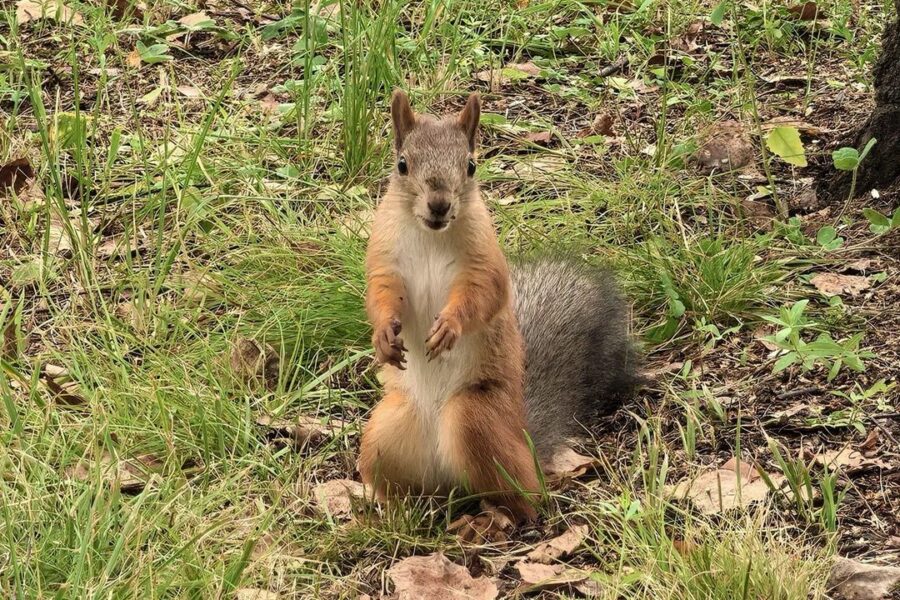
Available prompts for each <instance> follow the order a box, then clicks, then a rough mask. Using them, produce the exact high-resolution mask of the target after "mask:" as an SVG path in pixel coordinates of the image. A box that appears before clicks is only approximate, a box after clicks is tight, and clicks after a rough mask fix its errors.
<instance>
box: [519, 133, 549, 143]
mask: <svg viewBox="0 0 900 600" xmlns="http://www.w3.org/2000/svg"><path fill="white" fill-rule="evenodd" d="M525 139H526V140H528V141H529V142H531V143H533V144H541V145H547V144H549V143H550V142H551V141H552V140H553V134H552V133H550V132H549V131H535V132H532V133H529V134H527V135H525Z"/></svg>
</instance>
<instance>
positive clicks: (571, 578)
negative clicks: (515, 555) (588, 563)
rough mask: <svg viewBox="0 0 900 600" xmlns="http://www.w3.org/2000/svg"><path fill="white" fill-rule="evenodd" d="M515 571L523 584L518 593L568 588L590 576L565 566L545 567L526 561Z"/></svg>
mask: <svg viewBox="0 0 900 600" xmlns="http://www.w3.org/2000/svg"><path fill="white" fill-rule="evenodd" d="M516 570H517V571H518V572H519V577H521V578H522V583H523V584H525V585H523V586H520V588H519V589H518V590H517V591H518V592H519V593H525V592H527V591H535V590H539V589H547V588H556V587H561V586H566V587H568V586H571V585H574V584H579V583H582V582H584V581H585V580H587V579H588V577H589V576H590V574H589V573H588V572H587V571H583V570H581V569H576V568H572V567H569V566H567V565H561V564H555V565H545V564H541V563H535V562H530V561H527V560H523V561H521V562H519V563H517V564H516Z"/></svg>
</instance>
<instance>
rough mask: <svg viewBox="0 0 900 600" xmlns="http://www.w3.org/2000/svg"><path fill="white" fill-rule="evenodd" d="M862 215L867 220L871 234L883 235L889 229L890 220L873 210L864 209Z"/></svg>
mask: <svg viewBox="0 0 900 600" xmlns="http://www.w3.org/2000/svg"><path fill="white" fill-rule="evenodd" d="M863 214H864V215H865V216H866V218H867V219H868V220H869V230H871V231H872V233H879V234H880V233H885V232H887V231H889V230H890V229H891V219H888V218H887V217H886V216H884V215H883V214H881V213H880V212H878V211H877V210H875V209H873V208H864V209H863Z"/></svg>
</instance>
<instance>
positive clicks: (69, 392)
mask: <svg viewBox="0 0 900 600" xmlns="http://www.w3.org/2000/svg"><path fill="white" fill-rule="evenodd" d="M44 385H45V386H47V389H48V390H49V391H50V393H51V394H52V395H53V401H54V402H56V403H57V404H63V405H65V406H81V405H82V404H86V402H87V401H86V400H85V399H84V397H83V396H82V395H81V394H80V393H78V384H77V383H76V382H74V381H70V382H68V383H65V384H60V383H57V382H56V380H55V379H54V378H53V377H50V376H47V375H45V376H44Z"/></svg>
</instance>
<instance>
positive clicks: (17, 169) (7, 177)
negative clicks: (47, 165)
mask: <svg viewBox="0 0 900 600" xmlns="http://www.w3.org/2000/svg"><path fill="white" fill-rule="evenodd" d="M31 179H34V167H32V166H31V163H30V162H29V161H28V159H27V158H17V159H16V160H11V161H9V162H8V163H6V164H5V165H3V166H2V167H0V192H5V191H6V190H7V189H8V188H12V191H13V193H15V194H19V193H20V192H21V191H22V189H23V188H24V187H25V186H26V185H27V184H28V182H29V180H31Z"/></svg>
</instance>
